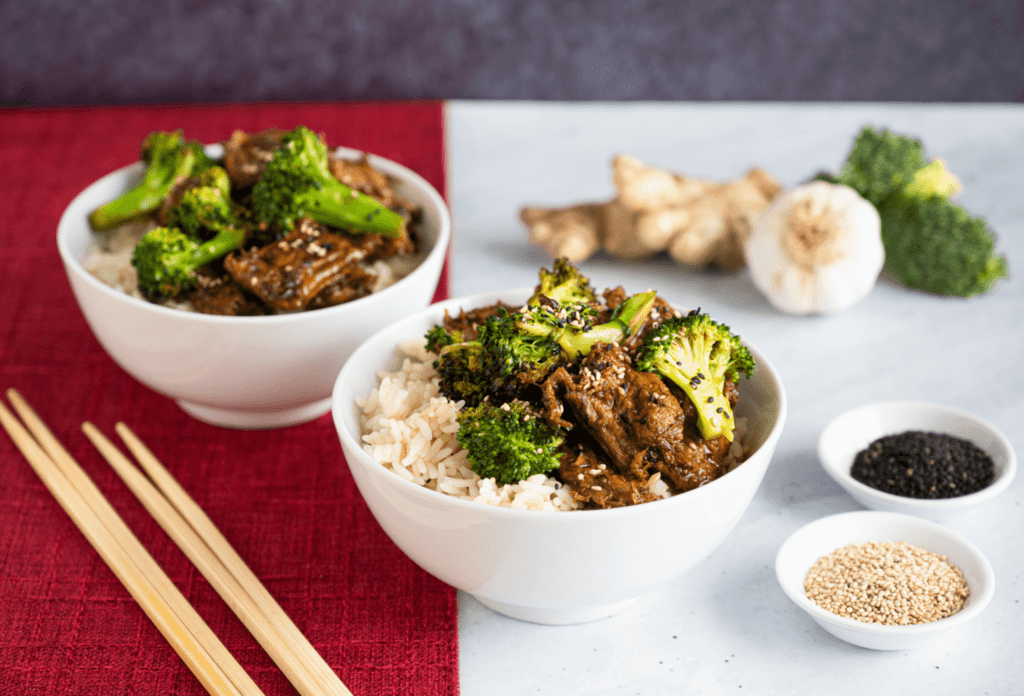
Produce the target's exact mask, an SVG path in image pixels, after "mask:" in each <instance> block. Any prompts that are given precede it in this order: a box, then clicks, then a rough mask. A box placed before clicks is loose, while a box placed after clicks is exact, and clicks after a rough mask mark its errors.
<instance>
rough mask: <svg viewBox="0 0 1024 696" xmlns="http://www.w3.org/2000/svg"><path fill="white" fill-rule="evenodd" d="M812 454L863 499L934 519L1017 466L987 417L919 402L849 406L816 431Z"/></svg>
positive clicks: (989, 494) (988, 492) (987, 495)
mask: <svg viewBox="0 0 1024 696" xmlns="http://www.w3.org/2000/svg"><path fill="white" fill-rule="evenodd" d="M818 457H819V459H820V460H821V464H822V467H823V468H824V469H825V471H826V472H827V473H828V474H829V476H831V477H832V478H833V479H834V480H835V481H836V483H838V484H839V485H840V486H842V487H843V489H845V490H846V492H847V493H849V494H850V495H851V496H852V497H853V498H854V499H855V500H856V501H857V502H859V503H860V504H861V505H863V506H865V507H868V508H871V509H873V510H883V511H888V512H902V513H907V514H911V515H918V516H920V517H926V518H929V519H932V520H937V521H942V520H945V519H948V518H950V517H952V516H954V515H956V514H958V513H960V512H962V511H964V510H966V509H968V508H970V507H973V506H975V505H978V504H979V503H983V502H986V501H989V500H991V499H992V498H993V497H995V496H996V495H998V494H999V493H1001V492H1002V491H1004V490H1005V489H1006V488H1007V486H1009V485H1010V482H1011V481H1012V480H1013V477H1014V476H1015V474H1016V472H1017V457H1016V454H1015V453H1014V451H1013V446H1012V445H1011V444H1010V441H1009V440H1008V439H1007V437H1006V436H1005V435H1004V434H1003V433H1002V432H1000V430H999V429H998V428H997V427H996V426H994V425H993V424H992V423H990V422H988V421H986V420H985V419H983V418H980V417H979V416H976V415H974V414H972V413H968V412H967V411H964V410H962V409H958V408H954V407H952V406H946V405H943V404H934V403H926V402H918V401H890V402H884V403H875V404H867V405H865V406H860V407H858V408H855V409H852V410H850V411H847V412H846V413H844V414H842V415H841V416H839V417H837V418H835V419H834V420H833V421H832V422H831V423H829V424H828V425H827V426H826V427H825V429H824V430H823V431H822V433H821V437H820V438H819V440H818Z"/></svg>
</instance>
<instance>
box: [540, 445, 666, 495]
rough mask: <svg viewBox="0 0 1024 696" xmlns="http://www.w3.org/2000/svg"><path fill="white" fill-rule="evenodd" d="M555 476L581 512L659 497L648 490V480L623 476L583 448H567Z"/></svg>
mask: <svg viewBox="0 0 1024 696" xmlns="http://www.w3.org/2000/svg"><path fill="white" fill-rule="evenodd" d="M557 475H558V479H559V480H560V481H561V482H562V485H563V486H565V487H566V489H568V491H569V493H571V494H572V497H573V500H575V501H576V504H577V505H578V506H579V507H581V508H611V507H623V506H625V505H638V504H639V503H647V502H650V501H652V500H655V499H657V497H658V496H656V495H655V494H654V493H652V492H651V490H650V488H649V487H648V485H647V477H627V476H623V475H622V474H620V473H618V472H617V471H615V470H614V469H612V468H611V467H609V466H608V465H607V464H606V463H605V462H604V460H603V459H602V458H601V456H600V455H599V454H598V453H597V452H596V451H595V450H594V449H593V448H591V447H588V446H586V445H584V444H578V445H575V446H572V447H567V448H566V451H565V452H564V453H563V455H562V460H561V463H560V465H559V467H558V472H557Z"/></svg>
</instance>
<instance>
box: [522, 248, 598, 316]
mask: <svg viewBox="0 0 1024 696" xmlns="http://www.w3.org/2000/svg"><path fill="white" fill-rule="evenodd" d="M541 295H544V296H545V297H547V298H549V299H552V300H555V301H556V302H559V303H564V302H571V303H580V302H586V303H594V302H597V293H595V292H594V288H593V287H592V286H591V285H590V279H589V278H587V277H586V276H585V275H583V274H582V273H580V272H579V269H577V268H576V267H575V266H573V265H572V264H571V263H569V260H568V259H566V258H560V259H555V263H554V266H553V268H552V270H550V271H548V270H547V269H546V268H542V269H540V283H539V284H538V285H537V288H536V290H535V291H534V293H533V297H531V298H530V299H529V300H528V301H527V303H526V304H531V305H535V304H538V303H539V302H540V296H541Z"/></svg>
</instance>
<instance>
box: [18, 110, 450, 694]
mask: <svg viewBox="0 0 1024 696" xmlns="http://www.w3.org/2000/svg"><path fill="white" fill-rule="evenodd" d="M299 124H304V125H307V126H309V127H310V128H312V129H314V130H316V131H319V132H323V133H325V134H326V136H327V141H328V143H330V144H332V145H345V146H349V147H354V148H357V149H362V150H367V151H370V152H374V153H377V154H380V155H383V156H384V157H388V158H390V159H393V160H396V161H398V162H400V163H402V164H404V165H406V166H408V167H410V168H411V169H413V170H415V171H417V172H419V173H420V174H421V175H422V176H424V177H425V178H426V179H427V180H428V181H430V182H431V183H432V184H433V185H434V186H435V187H437V189H438V190H439V191H441V192H442V194H443V193H444V183H445V180H444V155H443V152H444V133H443V124H444V119H443V105H442V104H441V103H434V102H431V103H388V104H371V103H366V104H284V105H258V106H249V105H229V106H172V107H144V108H141V107H140V108H134V107H133V108H82V109H60V110H45V109H11V110H6V111H0V388H3V389H5V390H6V389H7V388H8V387H13V388H15V389H17V390H18V391H19V392H21V394H22V395H23V396H24V397H25V398H26V399H27V400H28V401H29V402H30V403H31V404H32V405H33V406H34V407H35V408H36V410H37V411H38V412H39V413H40V415H41V416H42V417H43V419H44V420H46V421H47V423H48V424H49V425H50V427H51V428H52V429H53V430H54V432H55V433H56V434H57V436H58V437H59V438H60V439H61V440H62V442H64V444H65V445H66V446H67V447H68V448H69V450H70V451H71V453H72V455H73V456H74V457H75V458H76V459H77V460H78V461H79V462H80V463H81V464H82V466H83V467H84V468H85V469H86V470H87V471H88V472H89V474H90V475H91V476H92V477H93V479H94V480H95V481H96V482H97V484H98V485H99V486H100V488H101V489H102V490H103V491H104V493H105V494H106V495H107V497H108V499H109V500H110V501H111V502H112V503H113V504H114V506H115V507H116V508H117V509H118V510H119V511H120V512H121V515H122V516H123V517H124V518H125V521H126V522H127V523H128V525H129V526H130V527H131V528H132V529H133V530H134V531H135V533H136V535H137V536H138V537H139V538H140V539H141V540H142V542H143V544H144V545H146V546H147V548H148V549H149V550H150V552H151V553H152V554H153V556H154V557H155V558H156V560H157V562H158V563H160V565H161V566H163V568H164V569H165V570H166V571H167V573H168V575H169V576H170V577H171V579H172V580H173V581H174V582H175V583H176V584H177V586H178V587H179V588H180V589H181V590H182V592H183V593H184V594H185V596H186V597H187V598H188V600H189V601H190V602H191V603H192V604H193V606H195V607H196V609H197V610H198V611H199V613H200V614H201V615H202V616H203V618H204V619H206V621H207V623H208V624H209V625H210V626H211V628H212V629H213V631H214V632H215V633H216V634H217V635H218V636H220V638H221V640H222V641H223V642H224V643H225V645H226V646H227V647H228V649H229V650H230V651H231V652H232V653H233V654H234V655H235V656H236V658H237V659H238V660H239V662H240V663H241V664H242V666H243V667H244V668H245V669H246V671H248V672H249V674H250V675H252V677H253V679H254V680H255V681H256V683H257V684H258V685H259V686H260V687H261V688H262V689H263V690H264V692H265V693H267V694H289V693H294V690H293V689H292V687H291V685H290V684H289V683H288V682H287V680H286V679H285V678H284V676H283V675H282V674H281V672H280V671H279V670H278V669H277V667H276V666H275V665H274V664H273V663H272V662H271V661H270V659H269V658H268V657H267V655H266V654H265V653H264V652H263V650H262V648H260V646H259V644H258V643H257V642H256V641H255V639H254V638H252V636H250V635H249V633H248V632H247V631H246V630H245V628H244V626H243V625H242V624H241V622H240V621H239V620H238V619H237V618H236V617H235V616H234V615H233V614H232V613H231V611H230V610H229V609H228V607H227V606H226V605H225V604H224V602H223V601H222V600H221V599H220V598H219V597H218V596H217V594H216V593H215V592H214V591H213V589H212V588H211V587H210V586H209V584H208V583H207V582H206V580H205V579H204V578H203V577H202V576H201V575H200V574H199V573H198V572H197V571H196V570H195V569H194V568H193V566H192V565H191V563H189V561H188V560H187V559H186V558H185V556H184V555H183V554H182V553H181V552H180V551H178V549H177V547H175V546H174V543H173V542H172V541H171V540H170V539H169V538H168V537H167V536H166V535H165V534H164V533H163V531H161V530H160V528H159V527H158V526H157V525H156V523H155V522H154V521H153V520H152V519H151V518H150V517H149V515H148V514H147V513H146V512H145V510H144V509H143V508H142V507H141V505H139V504H138V503H137V502H136V501H135V499H134V498H133V497H132V495H131V493H130V492H129V491H128V489H127V488H126V487H124V485H123V484H121V482H120V481H119V480H118V479H117V477H116V475H115V474H114V473H113V471H112V470H111V469H110V467H109V466H108V465H107V464H106V463H105V462H104V461H103V460H102V458H101V457H100V456H99V455H98V454H97V453H96V451H95V450H94V449H93V447H92V445H90V444H89V443H88V441H87V440H85V438H84V436H83V435H82V433H81V431H80V425H81V423H82V422H83V421H85V420H89V421H91V422H92V423H94V424H95V425H97V426H98V427H99V428H100V429H101V430H103V431H104V432H106V433H107V434H108V435H110V436H111V437H113V438H115V439H116V436H114V435H113V425H114V423H115V422H117V421H118V420H123V421H125V422H126V423H128V424H129V426H131V427H132V429H133V430H135V432H136V433H138V434H139V435H140V436H141V437H142V439H143V440H144V441H145V442H146V443H147V444H148V445H149V446H150V447H151V449H153V450H154V452H155V453H156V454H157V456H158V457H160V459H161V460H162V461H163V462H164V464H165V465H166V466H167V467H168V468H169V469H170V470H171V471H172V473H174V474H175V476H177V478H178V479H179V481H180V482H181V483H182V484H183V485H184V487H185V488H186V489H187V490H188V491H189V492H190V493H191V494H192V496H193V497H194V498H195V499H196V500H197V502H198V503H199V504H200V505H201V506H202V507H203V508H204V509H205V510H206V511H207V513H208V514H209V515H210V517H211V518H212V519H213V521H214V522H215V523H216V524H217V525H218V526H219V527H220V529H221V530H222V531H223V532H224V534H225V536H226V537H227V538H228V540H229V541H230V542H231V543H232V544H233V545H234V547H235V548H236V549H237V551H238V552H239V554H240V555H241V556H242V558H244V559H245V560H246V561H247V562H248V563H249V565H250V566H251V568H252V569H253V571H254V572H255V573H256V575H257V576H258V577H259V578H260V579H261V580H262V581H263V582H264V584H265V585H266V586H267V588H268V589H269V590H270V592H271V594H273V595H274V596H275V597H276V598H277V599H278V601H279V602H280V603H281V605H282V607H283V608H284V610H285V611H286V612H287V613H288V614H289V615H290V616H291V617H292V618H293V619H294V621H295V623H296V624H297V625H298V627H299V628H300V629H301V630H302V631H303V632H304V633H305V635H306V636H307V637H308V638H309V640H310V642H311V643H312V644H313V645H314V647H316V649H317V650H318V651H319V652H320V654H321V655H323V656H324V658H325V659H326V660H327V662H328V664H330V665H331V667H332V668H334V670H335V671H336V672H337V673H338V675H339V676H340V677H341V679H342V680H343V681H344V682H345V684H346V685H347V686H348V687H349V688H350V689H351V690H352V692H353V693H354V694H356V696H361V695H363V694H366V695H370V694H372V695H374V696H380V695H383V694H402V695H403V696H404V695H406V694H431V695H434V694H455V693H457V692H458V632H457V628H458V626H457V624H458V620H457V607H456V597H455V592H454V590H453V589H452V588H450V587H448V586H447V585H444V584H443V583H441V582H440V581H438V580H436V579H435V578H433V577H431V576H429V575H428V574H426V573H425V572H423V571H422V570H420V569H419V568H418V567H416V566H415V565H414V564H413V563H412V562H411V561H409V559H408V558H406V557H405V555H404V554H402V552H401V551H399V550H398V548H397V547H396V546H395V545H394V544H392V543H391V541H390V540H389V539H388V538H387V536H386V535H385V534H384V532H383V531H382V530H381V528H380V527H379V526H378V525H377V523H376V522H375V521H374V519H373V517H372V516H371V515H370V512H369V510H368V509H367V507H366V505H365V504H364V503H363V501H362V498H361V497H360V495H359V492H358V490H357V489H356V487H355V484H354V482H353V480H352V478H351V476H350V474H349V472H348V469H347V467H346V466H345V462H344V459H343V457H342V453H341V447H340V445H339V443H338V441H337V438H336V435H335V432H334V428H333V424H332V422H331V420H330V416H329V415H327V416H324V417H322V418H320V419H318V420H316V421H314V422H311V423H308V424H305V425H301V426H295V427H291V428H284V429H280V430H271V431H258V432H245V431H236V430H228V429H223V428H217V427H213V426H209V425H205V424H203V423H200V422H198V421H196V420H193V419H192V418H190V417H188V416H187V415H186V414H185V413H184V412H183V411H181V410H180V409H179V408H178V406H177V405H175V404H174V403H173V402H172V401H171V400H169V399H167V398H164V397H162V396H159V395H157V394H155V393H153V392H151V391H149V390H148V389H147V388H145V387H143V386H142V385H140V384H139V383H138V382H136V381H135V380H134V379H133V378H131V377H129V376H128V375H127V374H126V373H125V372H123V371H122V370H121V369H120V368H119V367H117V365H116V364H114V362H113V361H112V360H111V359H110V358H109V357H108V356H107V354H106V353H105V352H104V351H103V349H102V348H101V347H100V345H99V343H98V342H97V341H96V340H95V338H94V337H93V335H92V333H91V332H90V330H89V328H88V326H87V325H86V323H85V320H84V319H83V317H82V315H81V312H80V311H79V310H78V306H77V305H76V303H75V299H74V297H73V295H72V293H71V289H70V287H69V285H68V281H67V278H66V277H65V275H64V270H63V267H62V266H61V263H60V260H59V257H58V255H57V248H56V242H55V233H56V229H57V221H58V219H59V217H60V215H61V212H62V211H63V209H64V208H65V206H67V204H68V203H69V202H70V201H71V199H72V198H73V197H74V196H75V195H76V194H77V193H78V192H79V191H80V190H81V189H82V188H84V187H85V186H86V185H87V184H89V183H90V182H92V181H94V180H95V179H97V178H99V177H100V176H102V175H104V174H106V173H108V172H110V171H112V170H114V169H116V168H118V167H121V166H123V165H126V164H129V163H131V162H133V161H135V160H136V159H137V157H138V147H139V143H140V142H141V141H142V138H143V137H144V136H145V135H146V134H147V133H149V132H150V131H153V130H158V129H161V130H173V129H176V128H182V129H184V131H185V134H186V136H187V137H189V138H192V139H197V140H201V141H205V142H214V141H218V140H222V139H225V138H227V137H228V136H229V135H230V134H231V132H232V131H233V130H235V129H243V130H247V131H257V130H261V129H263V128H267V127H270V126H278V127H283V128H291V127H294V126H296V125H299ZM446 293H447V279H446V278H445V279H444V280H442V283H441V286H440V287H439V289H438V296H439V297H444V296H445V295H446ZM0 675H3V677H2V678H0V696H24V695H26V694H47V695H48V696H54V695H64V694H90V695H91V694H100V693H102V694H105V695H106V696H114V695H116V694H125V695H134V696H144V695H146V694H160V695H161V696H166V695H169V694H201V693H205V692H204V691H203V689H202V687H201V686H200V685H199V682H198V681H197V680H196V679H195V678H194V677H193V675H192V674H191V672H189V671H188V669H187V668H186V667H185V665H184V664H183V663H182V661H181V660H180V659H179V658H178V656H177V655H176V654H175V653H174V652H173V651H172V650H171V648H170V647H169V646H168V644H167V643H166V642H165V641H164V639H163V637H162V636H161V635H160V633H159V632H158V631H157V629H156V628H155V627H154V626H153V625H152V624H151V623H150V622H149V620H148V619H147V618H146V616H145V614H143V612H142V610H141V609H140V608H139V607H138V606H137V605H136V604H135V602H134V601H133V600H132V598H131V596H130V595H129V594H128V592H127V591H126V590H125V589H124V588H123V587H122V585H121V584H120V583H119V581H118V580H117V579H116V577H115V576H114V574H113V573H112V572H111V571H110V569H109V568H107V566H106V565H105V564H104V563H103V561H102V560H101V559H100V557H99V556H98V554H97V553H96V552H95V551H94V550H93V549H92V547H91V546H90V545H89V543H88V542H87V541H86V539H85V537H83V536H82V534H81V533H80V532H79V531H78V529H77V528H76V527H75V526H74V525H73V523H72V522H71V521H70V519H69V518H68V517H67V515H66V514H65V513H64V512H63V510H61V508H60V507H59V506H58V505H57V503H56V501H55V500H54V499H53V498H52V497H51V496H50V494H49V492H48V491H47V490H46V488H45V487H44V486H43V485H42V483H41V482H40V481H39V479H38V478H37V477H36V475H35V473H34V472H33V471H32V469H31V468H30V467H29V465H28V463H27V462H26V461H25V460H24V459H23V458H22V456H21V454H20V452H18V450H17V449H16V448H15V447H14V445H13V443H12V442H11V441H10V439H9V438H7V437H6V435H2V436H0Z"/></svg>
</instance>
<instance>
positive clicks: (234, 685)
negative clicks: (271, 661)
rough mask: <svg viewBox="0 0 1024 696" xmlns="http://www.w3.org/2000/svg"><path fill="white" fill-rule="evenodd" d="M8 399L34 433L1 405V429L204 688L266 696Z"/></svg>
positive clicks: (39, 425)
mask: <svg viewBox="0 0 1024 696" xmlns="http://www.w3.org/2000/svg"><path fill="white" fill-rule="evenodd" d="M7 395H8V398H9V399H10V400H11V403H12V405H14V407H15V409H16V410H17V411H18V414H19V415H20V416H21V417H22V419H23V420H24V421H25V424H26V425H27V426H28V429H29V430H31V431H32V434H30V433H29V431H28V430H26V429H25V427H23V426H22V424H21V423H19V422H18V420H17V418H16V417H15V416H14V415H13V414H12V413H11V412H10V411H9V410H8V409H7V408H6V407H5V406H4V405H3V403H0V422H2V424H3V427H4V429H5V430H6V431H7V433H8V434H9V435H10V436H11V439H12V440H13V441H14V443H15V445H16V446H17V447H18V449H19V450H21V452H22V454H23V455H24V456H25V458H26V459H27V460H28V462H29V464H30V465H31V466H32V468H33V470H34V471H35V472H36V474H37V475H38V476H39V478H40V479H41V480H42V481H43V483H44V485H46V487H47V489H49V490H50V492H51V494H52V495H53V496H54V498H56V500H57V502H58V503H59V504H60V506H61V507H62V508H63V509H64V510H65V511H66V512H67V513H68V516H69V517H70V518H71V519H72V520H73V521H74V523H75V525H76V526H77V527H78V528H79V529H80V530H81V531H82V533H83V534H84V535H85V537H86V538H87V539H88V540H89V543H90V544H92V546H93V547H94V548H95V549H96V551H97V552H98V553H99V554H100V556H101V557H102V558H103V560H104V561H105V562H106V563H107V565H108V566H110V568H111V570H113V572H114V574H115V575H116V576H117V577H118V579H119V580H120V581H121V583H122V584H123V585H124V586H125V588H126V589H127V590H128V591H129V593H130V594H131V595H132V597H133V598H134V599H135V600H136V602H138V604H139V606H140V607H141V608H142V609H143V611H144V612H145V613H146V615H147V616H148V617H149V618H150V620H151V621H152V622H153V623H154V624H155V625H156V626H157V628H158V629H159V630H160V632H161V633H162V634H163V636H164V637H165V639H166V640H167V642H168V643H169V644H170V645H171V647H172V648H173V649H174V651H175V652H176V653H177V654H178V655H179V656H180V657H181V659H182V661H184V662H185V664H186V665H187V666H188V668H189V669H190V670H191V671H192V673H193V674H194V675H195V676H196V678H197V679H198V680H199V682H200V683H201V684H202V685H203V688H205V689H206V691H207V692H208V693H210V694H214V695H217V696H220V695H221V694H225V695H227V694H231V695H232V696H258V695H261V694H262V692H261V691H260V690H259V688H258V687H257V686H256V684H255V683H254V682H253V681H252V680H251V679H250V678H249V676H248V674H246V672H245V670H243V669H242V667H241V665H239V664H238V662H237V661H236V660H235V659H234V658H233V657H232V656H231V654H230V653H229V652H228V651H227V649H226V648H225V647H224V645H223V643H221V642H220V640H219V639H218V638H217V637H216V635H215V634H214V633H213V631H211V630H210V628H209V626H207V625H206V623H205V622H204V621H203V619H202V617H200V616H199V614H198V613H196V611H195V609H193V607H192V606H191V605H190V604H189V603H188V601H187V600H186V599H185V598H184V596H183V595H182V594H181V593H180V592H179V591H178V590H177V588H176V587H175V586H174V583H172V582H171V580H170V578H168V577H167V575H166V574H165V573H164V572H163V570H162V569H161V568H160V567H159V565H157V563H156V561H155V560H153V557H152V556H150V555H149V552H148V551H146V549H145V547H143V546H142V544H141V543H140V542H139V541H138V539H137V538H136V537H135V535H134V534H132V532H131V530H130V529H129V528H128V526H127V525H126V524H125V523H124V521H123V520H122V519H121V518H120V516H118V514H117V512H116V511H115V510H114V509H113V507H111V506H110V504H109V503H108V502H107V500H106V499H105V498H104V497H103V495H102V493H101V492H100V491H99V489H98V488H96V486H95V484H93V482H92V480H91V479H89V477H88V475H87V474H86V473H85V472H84V471H83V470H82V469H81V467H80V466H79V465H78V464H77V462H75V461H74V459H73V458H72V457H71V455H70V454H69V453H68V452H67V450H65V449H64V447H63V446H62V445H61V444H60V442H59V441H58V440H57V438H56V437H54V436H53V433H51V432H50V430H49V428H47V427H46V425H45V424H44V423H43V422H42V420H41V419H40V418H39V417H38V416H37V415H36V413H35V411H33V410H32V408H31V407H30V406H29V405H28V402H26V401H25V400H24V399H23V398H22V397H21V395H20V394H18V393H17V392H16V391H15V390H13V389H11V390H8V392H7ZM33 435H34V436H35V438H33Z"/></svg>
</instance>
